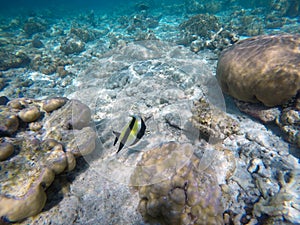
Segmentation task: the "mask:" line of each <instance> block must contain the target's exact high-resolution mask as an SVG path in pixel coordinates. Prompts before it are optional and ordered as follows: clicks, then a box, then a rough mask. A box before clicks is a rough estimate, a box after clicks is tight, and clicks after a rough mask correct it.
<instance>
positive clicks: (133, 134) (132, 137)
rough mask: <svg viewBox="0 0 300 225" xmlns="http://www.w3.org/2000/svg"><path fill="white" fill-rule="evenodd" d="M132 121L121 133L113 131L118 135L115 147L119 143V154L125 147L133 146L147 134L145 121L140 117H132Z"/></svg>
mask: <svg viewBox="0 0 300 225" xmlns="http://www.w3.org/2000/svg"><path fill="white" fill-rule="evenodd" d="M131 117H132V119H131V121H130V122H129V123H128V124H126V126H125V127H124V128H123V129H122V131H121V133H118V132H115V131H113V133H114V134H115V135H116V139H115V141H114V146H115V145H116V144H117V143H118V142H119V143H120V144H119V148H118V151H117V154H118V152H119V151H121V149H122V148H123V147H124V146H127V147H129V146H131V145H134V144H136V143H137V142H138V141H139V140H140V139H141V138H142V137H143V135H144V134H145V130H146V125H145V122H144V121H143V119H142V118H141V117H139V116H136V115H133V116H131Z"/></svg>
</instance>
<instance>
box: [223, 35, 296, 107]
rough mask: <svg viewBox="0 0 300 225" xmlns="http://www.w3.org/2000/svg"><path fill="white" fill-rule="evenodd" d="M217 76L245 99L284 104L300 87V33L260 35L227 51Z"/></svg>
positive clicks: (233, 93) (226, 89)
mask: <svg viewBox="0 0 300 225" xmlns="http://www.w3.org/2000/svg"><path fill="white" fill-rule="evenodd" d="M217 79H218V81H219V83H220V85H221V88H222V90H223V92H225V93H227V94H229V95H231V96H233V97H234V98H237V99H239V100H242V101H247V102H262V103H263V104H265V105H266V106H275V105H281V104H283V103H285V102H287V101H288V100H290V99H291V98H292V97H294V96H295V95H296V94H297V92H298V91H299V90H300V35H273V36H257V37H253V38H249V39H245V40H243V41H240V42H238V43H237V44H235V45H233V46H232V47H230V48H228V49H226V50H224V51H223V52H222V53H221V55H220V57H219V61H218V66H217Z"/></svg>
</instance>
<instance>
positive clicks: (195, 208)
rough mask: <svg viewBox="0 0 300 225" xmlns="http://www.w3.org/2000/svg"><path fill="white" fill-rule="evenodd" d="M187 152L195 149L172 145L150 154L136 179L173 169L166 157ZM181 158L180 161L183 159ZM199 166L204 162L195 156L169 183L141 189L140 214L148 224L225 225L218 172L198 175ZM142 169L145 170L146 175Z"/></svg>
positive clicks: (163, 146)
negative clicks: (178, 150)
mask: <svg viewBox="0 0 300 225" xmlns="http://www.w3.org/2000/svg"><path fill="white" fill-rule="evenodd" d="M186 148H192V146H191V145H189V144H179V143H175V142H170V143H165V144H162V145H161V146H160V147H157V148H154V149H151V150H149V151H147V152H146V153H145V154H144V155H143V158H142V159H141V161H140V162H139V163H138V167H137V168H138V169H137V170H136V171H135V172H134V174H133V175H132V179H137V177H139V176H143V175H144V176H148V177H151V176H153V175H154V174H156V173H161V171H164V170H167V169H168V168H170V169H171V167H172V166H171V167H170V164H169V163H166V162H165V160H166V157H167V156H168V155H172V154H171V152H172V151H174V150H176V149H181V150H182V153H183V155H184V154H185V151H186ZM177 157H178V158H180V155H177ZM199 163H200V160H199V159H198V158H197V157H196V156H195V155H192V157H191V158H190V160H188V161H187V163H186V164H184V166H183V167H179V168H178V167H175V169H172V171H170V176H169V178H168V179H167V180H164V181H162V182H159V183H154V184H150V185H147V186H141V187H138V189H139V196H140V199H141V200H140V203H139V206H138V210H139V212H140V213H141V215H142V216H143V218H144V220H145V221H146V222H149V223H155V222H159V223H160V224H172V225H175V224H203V225H204V224H206V225H209V224H211V225H217V224H223V217H222V213H223V208H222V204H221V190H220V187H219V186H218V182H217V178H216V176H215V171H214V170H213V169H212V168H210V167H209V168H207V169H206V170H204V171H198V167H199ZM153 165H154V167H153ZM140 167H142V168H143V169H142V171H143V172H142V174H141V170H140ZM170 169H169V170H170ZM149 179H151V178H149Z"/></svg>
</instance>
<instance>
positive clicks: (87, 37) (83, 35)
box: [70, 28, 96, 42]
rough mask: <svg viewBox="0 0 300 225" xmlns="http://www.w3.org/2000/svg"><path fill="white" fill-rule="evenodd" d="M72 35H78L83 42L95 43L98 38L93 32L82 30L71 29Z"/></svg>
mask: <svg viewBox="0 0 300 225" xmlns="http://www.w3.org/2000/svg"><path fill="white" fill-rule="evenodd" d="M70 34H74V35H76V36H77V37H78V38H79V39H80V40H82V41H83V42H89V41H93V40H94V39H95V38H96V37H95V34H94V33H93V32H92V31H89V30H84V29H81V28H71V30H70Z"/></svg>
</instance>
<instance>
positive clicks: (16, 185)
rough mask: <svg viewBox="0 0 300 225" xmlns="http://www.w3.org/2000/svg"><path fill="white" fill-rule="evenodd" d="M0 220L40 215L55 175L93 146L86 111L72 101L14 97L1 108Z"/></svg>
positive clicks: (72, 167) (86, 108)
mask: <svg viewBox="0 0 300 225" xmlns="http://www.w3.org/2000/svg"><path fill="white" fill-rule="evenodd" d="M0 117H1V120H0V121H1V122H0V127H1V132H0V161H1V162H0V168H1V169H0V181H1V185H0V218H1V220H3V221H8V222H15V221H19V220H22V219H24V218H26V217H29V216H33V215H36V214H37V213H39V212H40V211H41V210H42V209H43V207H44V205H45V202H46V199H47V196H46V193H45V190H46V189H47V188H48V187H49V186H50V185H51V183H52V182H53V180H54V177H55V175H56V174H60V173H62V172H63V171H71V170H73V169H74V168H75V165H76V160H75V157H78V156H81V155H85V154H89V153H90V152H92V151H93V150H94V148H95V140H96V134H95V132H94V131H93V129H92V128H90V127H89V126H88V125H89V122H90V120H91V113H90V110H89V108H88V107H87V106H86V105H84V104H82V103H81V102H79V101H76V100H68V99H67V98H60V97H56V98H51V99H46V100H34V99H28V98H19V99H13V100H11V101H9V102H8V103H7V104H5V105H0Z"/></svg>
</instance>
